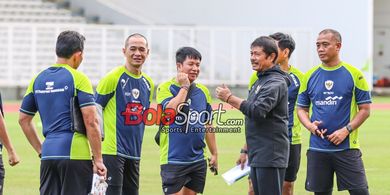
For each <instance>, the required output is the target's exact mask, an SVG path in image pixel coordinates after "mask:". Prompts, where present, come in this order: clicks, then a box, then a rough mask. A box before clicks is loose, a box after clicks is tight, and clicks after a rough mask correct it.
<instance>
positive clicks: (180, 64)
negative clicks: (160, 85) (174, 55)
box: [176, 63, 183, 72]
mask: <svg viewBox="0 0 390 195" xmlns="http://www.w3.org/2000/svg"><path fill="white" fill-rule="evenodd" d="M176 69H177V72H182V69H183V64H182V63H176Z"/></svg>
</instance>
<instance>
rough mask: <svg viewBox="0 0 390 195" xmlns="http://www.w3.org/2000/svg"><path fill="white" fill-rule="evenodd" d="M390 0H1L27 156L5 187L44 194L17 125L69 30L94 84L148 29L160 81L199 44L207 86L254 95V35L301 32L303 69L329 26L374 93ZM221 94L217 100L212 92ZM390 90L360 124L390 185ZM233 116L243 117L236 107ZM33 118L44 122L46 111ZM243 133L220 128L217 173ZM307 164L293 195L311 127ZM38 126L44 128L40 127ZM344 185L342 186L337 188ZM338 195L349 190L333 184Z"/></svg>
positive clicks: (373, 185) (213, 183) (234, 154)
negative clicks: (29, 91)
mask: <svg viewBox="0 0 390 195" xmlns="http://www.w3.org/2000/svg"><path fill="white" fill-rule="evenodd" d="M389 18H390V1H388V0H342V1H341V0H327V1H316V0H299V1H297V0H295V1H294V0H278V1H270V0H269V1H265V0H241V1H238V0H196V1H195V0H193V1H183V0H163V1H160V0H142V1H136V0H0V91H1V94H2V97H3V100H6V101H5V105H4V106H5V107H4V108H5V119H6V122H7V130H8V132H9V134H10V137H11V139H12V141H13V143H14V146H15V149H16V150H17V152H18V154H19V156H20V157H21V159H22V162H21V163H20V164H19V165H18V166H16V167H10V166H9V165H8V163H6V162H7V152H5V150H3V160H4V162H5V163H4V164H5V165H4V166H5V169H6V178H5V185H4V186H5V188H4V190H5V191H4V194H6V195H8V194H11V195H26V194H38V189H39V163H40V161H39V158H38V157H37V156H36V154H35V152H34V151H33V149H32V147H31V146H30V145H29V143H28V141H27V140H26V138H25V136H24V135H23V133H22V131H21V129H20V127H19V125H18V122H17V120H18V108H19V104H20V99H21V98H22V97H23V95H24V93H25V89H26V87H27V85H28V83H29V82H30V80H31V79H32V77H33V76H34V75H36V74H37V73H38V72H39V71H41V70H43V69H45V68H47V67H49V66H51V65H52V64H54V63H55V59H56V56H55V42H56V38H57V36H58V34H59V33H60V32H61V31H63V30H76V31H79V32H80V33H82V34H83V35H84V36H85V37H86V43H85V51H84V61H83V63H82V65H81V66H80V68H79V69H80V71H82V72H84V73H85V74H87V75H88V77H89V78H90V79H91V81H92V83H93V85H94V86H96V85H97V83H98V81H99V80H100V79H101V78H102V77H103V75H105V74H106V73H107V72H108V71H110V70H111V69H113V68H114V67H116V66H120V65H123V64H124V57H123V55H122V47H123V46H124V41H125V39H126V38H127V36H129V35H130V34H132V33H136V32H137V33H142V34H144V35H145V36H146V37H147V39H148V41H149V47H150V49H151V50H150V56H149V58H148V59H147V61H146V64H145V65H144V67H143V71H144V72H145V73H146V74H148V75H150V76H151V77H152V79H153V80H154V81H155V83H156V85H158V84H159V83H161V82H162V81H164V80H168V79H170V78H171V77H173V76H175V75H176V66H175V59H174V56H175V51H176V50H177V49H178V48H179V47H182V46H193V47H195V48H197V49H198V50H199V51H200V52H201V53H202V55H203V59H202V64H201V73H200V78H199V80H198V81H197V82H199V83H203V84H205V85H206V86H207V87H209V90H210V92H211V94H212V95H214V88H215V87H216V86H217V85H220V84H222V83H225V84H227V85H229V86H230V87H231V88H234V90H235V94H237V93H240V95H239V96H241V97H246V96H247V85H248V82H249V77H250V75H251V73H252V69H251V65H250V60H249V57H250V55H249V53H250V44H251V42H252V41H253V40H254V39H255V38H257V37H259V36H262V35H269V34H271V33H274V32H277V31H281V32H285V33H289V34H291V35H292V37H293V38H294V39H295V42H296V50H295V51H294V53H293V55H292V58H291V61H290V63H291V64H292V65H294V66H296V67H298V68H299V69H300V70H302V71H303V72H305V71H307V70H309V69H310V68H311V67H313V66H315V65H318V64H319V63H320V61H319V60H318V57H317V53H316V45H315V41H316V38H317V35H318V33H319V32H320V31H321V30H323V29H325V28H333V29H336V30H338V31H339V32H340V33H341V35H342V38H343V45H342V49H341V58H342V60H343V61H346V62H348V63H350V64H352V65H354V66H356V67H358V68H359V69H361V70H362V71H363V72H364V74H365V75H366V78H367V80H368V81H369V84H370V86H371V87H372V89H373V94H375V95H384V96H385V95H390V20H389ZM214 103H218V101H215V100H214ZM389 109H390V98H389V97H378V96H376V97H375V98H374V103H373V105H372V112H371V117H370V118H369V120H367V122H366V123H364V124H363V126H362V127H361V132H359V133H360V137H361V139H360V141H361V148H362V150H363V159H364V162H365V167H366V172H367V177H368V180H369V186H370V192H371V194H373V195H384V194H390V186H389V185H388V184H389V183H390V166H389V164H390V158H388V157H389V151H388V148H389V147H390V146H389V141H388V140H389V139H390V134H389V133H388V130H389V129H388V128H389V127H390V120H389V113H390V112H389ZM224 117H225V118H242V117H243V115H242V114H241V113H240V112H239V111H237V110H229V112H227V113H226V116H224ZM35 124H36V126H37V127H38V130H39V131H40V130H41V128H42V125H41V122H40V120H39V117H35ZM241 128H242V131H241V133H219V134H218V135H217V144H218V150H219V151H218V152H219V172H220V173H224V172H226V171H227V170H229V169H230V168H232V167H233V166H235V161H236V159H237V158H238V156H239V151H240V148H241V147H242V144H243V143H244V142H245V139H244V136H245V135H244V128H243V127H241ZM156 130H157V127H154V126H148V127H147V128H146V130H145V136H144V141H143V149H142V161H141V171H140V172H141V177H140V194H142V195H144V194H146V195H155V194H162V192H161V179H160V175H159V169H160V167H159V161H158V155H159V151H158V147H157V146H156V145H155V143H154V140H153V137H154V134H155V132H156ZM302 133H303V142H302V144H303V145H302V157H301V166H300V170H299V173H298V180H297V181H296V185H295V194H298V195H301V194H310V193H308V192H307V191H305V189H304V182H305V174H306V157H305V151H306V149H307V145H308V136H309V134H310V133H308V131H305V130H304V131H303V132H302ZM39 134H40V132H39ZM334 191H336V186H335V188H334ZM246 192H247V181H246V179H242V180H240V181H239V182H237V183H236V184H234V185H232V186H227V184H226V183H225V182H224V181H223V179H222V178H221V177H220V176H216V177H214V176H212V175H211V174H208V176H207V184H206V189H205V192H204V194H206V195H221V194H223V195H229V194H231V195H237V194H246ZM334 194H337V195H340V194H348V193H347V192H335V193H334Z"/></svg>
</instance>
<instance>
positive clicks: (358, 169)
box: [333, 149, 368, 194]
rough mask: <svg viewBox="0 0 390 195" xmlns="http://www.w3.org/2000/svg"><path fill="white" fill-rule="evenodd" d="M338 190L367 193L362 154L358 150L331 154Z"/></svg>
mask: <svg viewBox="0 0 390 195" xmlns="http://www.w3.org/2000/svg"><path fill="white" fill-rule="evenodd" d="M333 160H334V164H335V170H336V176H337V187H338V190H339V191H341V190H351V191H352V192H354V190H355V189H356V192H359V191H360V190H362V191H367V194H368V184H367V178H366V173H365V170H364V165H363V160H362V153H361V152H360V150H358V149H351V150H345V151H342V152H336V153H334V154H333Z"/></svg>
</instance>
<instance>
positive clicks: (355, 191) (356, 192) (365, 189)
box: [348, 188, 370, 195]
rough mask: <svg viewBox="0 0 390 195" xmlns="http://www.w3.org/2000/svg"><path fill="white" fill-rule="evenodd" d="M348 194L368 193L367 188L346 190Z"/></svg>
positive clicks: (362, 194) (363, 194) (367, 194)
mask: <svg viewBox="0 0 390 195" xmlns="http://www.w3.org/2000/svg"><path fill="white" fill-rule="evenodd" d="M348 191H349V194H350V195H369V194H370V193H369V192H368V188H363V189H354V190H348Z"/></svg>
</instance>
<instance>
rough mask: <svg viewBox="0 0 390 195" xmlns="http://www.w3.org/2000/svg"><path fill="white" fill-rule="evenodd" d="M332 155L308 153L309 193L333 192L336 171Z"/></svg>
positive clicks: (307, 184) (307, 188)
mask: <svg viewBox="0 0 390 195" xmlns="http://www.w3.org/2000/svg"><path fill="white" fill-rule="evenodd" d="M330 155H331V153H325V152H317V151H311V150H308V151H307V173H306V185H305V188H306V190H307V191H311V192H332V190H333V175H334V169H333V165H332V160H331V156H330Z"/></svg>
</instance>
